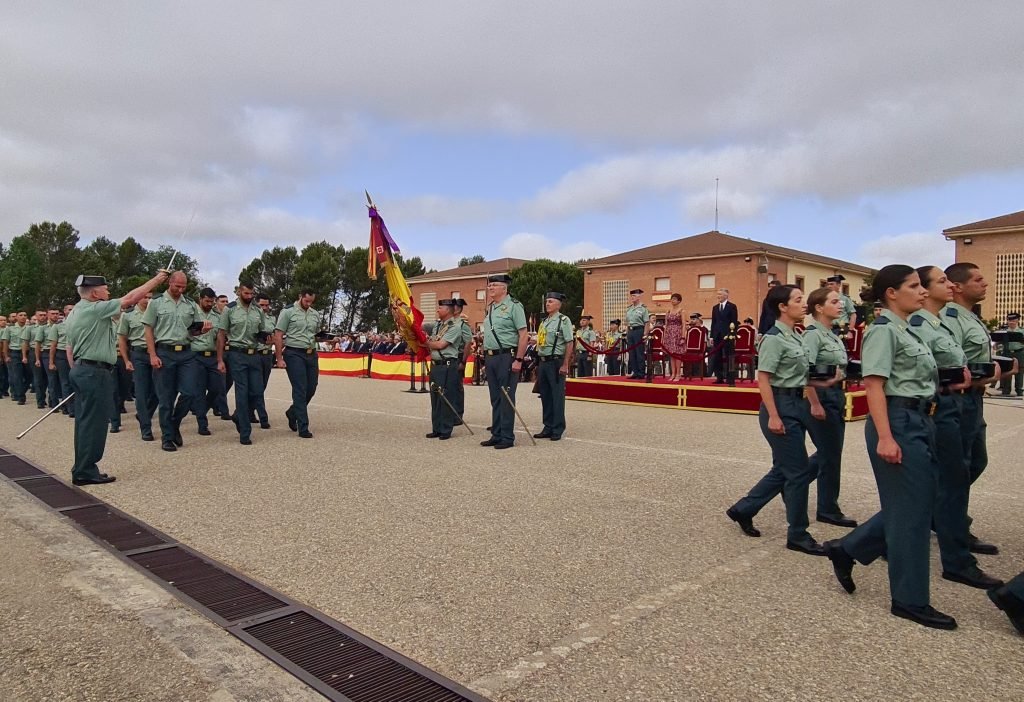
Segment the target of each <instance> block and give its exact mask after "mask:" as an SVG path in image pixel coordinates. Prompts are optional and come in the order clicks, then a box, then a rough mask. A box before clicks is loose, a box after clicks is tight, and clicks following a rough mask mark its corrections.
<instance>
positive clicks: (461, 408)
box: [448, 358, 466, 421]
mask: <svg viewBox="0 0 1024 702" xmlns="http://www.w3.org/2000/svg"><path fill="white" fill-rule="evenodd" d="M457 368H458V369H459V373H458V375H459V385H458V390H457V391H456V392H455V395H454V396H452V397H449V398H448V399H449V400H451V401H452V404H453V405H455V411H456V412H458V413H459V421H462V415H464V414H465V413H466V384H465V383H464V382H463V381H464V380H465V375H466V366H465V365H464V364H463V363H462V359H461V358H460V359H459V365H458V366H457Z"/></svg>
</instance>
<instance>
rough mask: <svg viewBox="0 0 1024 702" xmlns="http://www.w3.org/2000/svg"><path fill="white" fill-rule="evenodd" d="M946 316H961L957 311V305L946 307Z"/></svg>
mask: <svg viewBox="0 0 1024 702" xmlns="http://www.w3.org/2000/svg"><path fill="white" fill-rule="evenodd" d="M946 316H947V317H959V316H960V313H959V312H957V310H956V307H947V308H946Z"/></svg>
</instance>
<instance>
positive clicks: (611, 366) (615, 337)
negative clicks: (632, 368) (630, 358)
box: [604, 319, 622, 375]
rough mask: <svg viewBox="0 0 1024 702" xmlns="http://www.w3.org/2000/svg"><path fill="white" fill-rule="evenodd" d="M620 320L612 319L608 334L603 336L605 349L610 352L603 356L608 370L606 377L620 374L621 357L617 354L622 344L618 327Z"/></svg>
mask: <svg viewBox="0 0 1024 702" xmlns="http://www.w3.org/2000/svg"><path fill="white" fill-rule="evenodd" d="M621 324H622V320H621V319H613V320H612V321H611V322H609V323H608V333H607V334H606V335H605V342H604V343H605V345H604V347H605V349H607V350H608V351H610V352H612V353H609V354H608V355H606V356H605V359H606V360H605V366H606V367H607V368H608V375H618V374H619V373H621V372H622V356H620V355H619V354H618V351H619V350H620V348H621V347H620V344H621V343H622V332H620V331H619V326H620V325H621Z"/></svg>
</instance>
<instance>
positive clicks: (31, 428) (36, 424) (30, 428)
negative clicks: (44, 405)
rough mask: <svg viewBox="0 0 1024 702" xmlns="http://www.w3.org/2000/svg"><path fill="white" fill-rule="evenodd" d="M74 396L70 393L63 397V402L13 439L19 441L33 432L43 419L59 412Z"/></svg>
mask: <svg viewBox="0 0 1024 702" xmlns="http://www.w3.org/2000/svg"><path fill="white" fill-rule="evenodd" d="M74 396H75V393H71V394H70V395H68V396H67V397H65V398H64V399H63V400H61V401H60V403H58V404H57V406H56V407H54V408H53V409H52V410H50V411H49V412H47V413H46V414H44V415H43V416H42V417H40V418H39V419H37V420H36V421H35V422H33V423H32V426H30V427H29V428H28V429H26V430H25V431H23V432H21V433H20V434H18V435H17V436H16V437H14V438H15V439H21V437H23V436H25V434H28V433H29V432H30V431H32V430H33V429H35V428H36V427H37V426H39V425H40V424H42V423H43V420H44V419H46V418H47V417H49V416H50V415H51V414H53V413H54V412H56V411H57V410H59V409H60V408H61V407H63V406H64V404H65V403H66V402H68V401H70V400H71V398H73V397H74Z"/></svg>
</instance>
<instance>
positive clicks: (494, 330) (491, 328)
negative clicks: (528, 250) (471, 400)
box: [480, 273, 528, 449]
mask: <svg viewBox="0 0 1024 702" xmlns="http://www.w3.org/2000/svg"><path fill="white" fill-rule="evenodd" d="M511 282H512V278H510V277H509V276H508V274H506V273H499V274H497V275H492V276H488V278H487V295H488V297H490V298H491V302H490V304H489V305H487V312H486V314H485V316H484V325H483V346H484V356H485V358H486V359H487V360H486V362H485V364H484V371H485V372H486V374H487V389H488V391H489V393H490V399H491V438H489V439H487V440H485V441H481V442H480V445H481V446H493V447H494V448H496V449H507V448H512V446H513V445H514V444H515V407H514V403H515V401H516V385H517V384H518V382H519V371H521V370H522V368H523V354H524V353H525V352H526V341H527V336H528V335H527V332H526V311H525V310H524V309H523V305H522V303H520V302H519V301H518V300H516V299H515V298H513V297H512V296H510V295H509V294H508V285H509V283H511Z"/></svg>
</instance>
